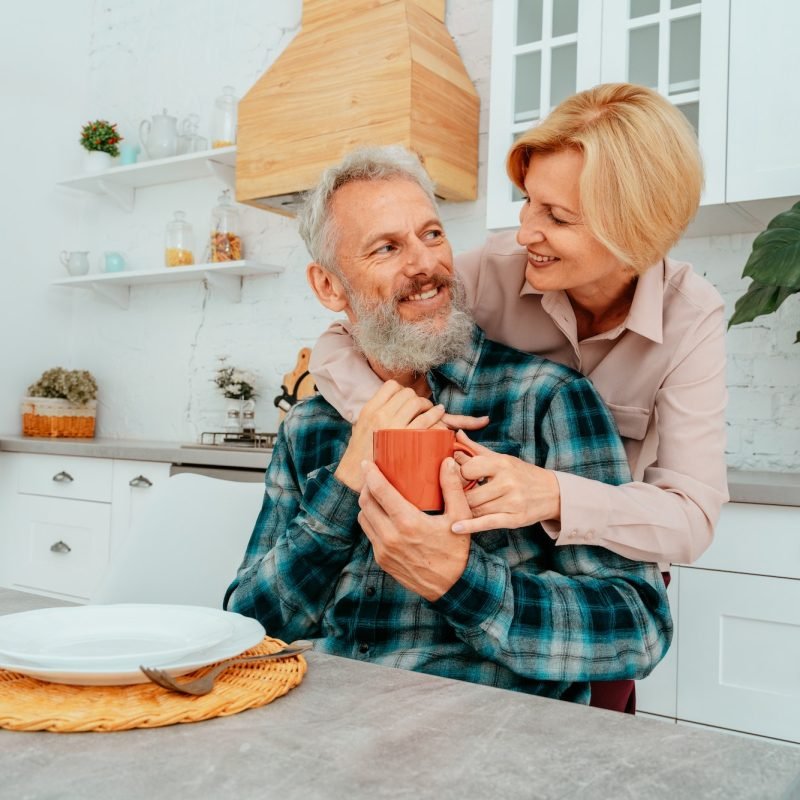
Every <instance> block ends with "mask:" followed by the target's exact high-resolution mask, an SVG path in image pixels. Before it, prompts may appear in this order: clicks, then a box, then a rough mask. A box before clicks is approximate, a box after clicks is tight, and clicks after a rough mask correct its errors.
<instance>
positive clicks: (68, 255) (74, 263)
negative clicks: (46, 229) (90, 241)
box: [60, 250, 89, 275]
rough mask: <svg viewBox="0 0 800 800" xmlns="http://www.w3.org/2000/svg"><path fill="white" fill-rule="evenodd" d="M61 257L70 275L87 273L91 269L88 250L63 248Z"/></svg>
mask: <svg viewBox="0 0 800 800" xmlns="http://www.w3.org/2000/svg"><path fill="white" fill-rule="evenodd" d="M60 258H61V263H62V264H63V265H64V266H65V267H66V269H67V272H69V274H70V275H85V274H86V273H87V272H88V271H89V251H88V250H72V251H70V252H67V251H66V250H62V251H61V256H60Z"/></svg>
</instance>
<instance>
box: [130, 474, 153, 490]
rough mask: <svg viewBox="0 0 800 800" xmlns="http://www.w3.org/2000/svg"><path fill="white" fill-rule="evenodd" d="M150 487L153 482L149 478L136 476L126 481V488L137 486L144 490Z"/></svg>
mask: <svg viewBox="0 0 800 800" xmlns="http://www.w3.org/2000/svg"><path fill="white" fill-rule="evenodd" d="M152 485H153V481H151V480H150V478H145V476H144V475H137V476H136V477H135V478H131V479H130V480H129V481H128V486H138V487H143V488H145V489H148V488H150V487H151V486H152Z"/></svg>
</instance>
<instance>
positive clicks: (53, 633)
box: [0, 603, 233, 669]
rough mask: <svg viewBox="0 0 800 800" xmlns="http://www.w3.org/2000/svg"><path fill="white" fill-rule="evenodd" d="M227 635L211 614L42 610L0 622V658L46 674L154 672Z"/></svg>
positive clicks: (151, 609) (129, 607)
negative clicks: (143, 667) (145, 668)
mask: <svg viewBox="0 0 800 800" xmlns="http://www.w3.org/2000/svg"><path fill="white" fill-rule="evenodd" d="M232 633H233V627H232V623H231V620H230V618H229V615H228V614H227V613H226V612H224V611H220V610H217V609H215V608H203V607H200V606H181V605H157V604H132V603H131V604H127V603H121V604H111V605H97V606H73V607H67V608H43V609H39V610H37V611H24V612H22V613H19V614H9V615H7V616H4V617H0V658H10V659H11V660H12V661H14V662H15V663H28V664H33V665H36V666H39V667H46V668H48V669H57V668H59V669H83V668H85V667H97V666H99V667H101V668H103V669H110V668H115V667H127V666H129V665H130V664H131V663H132V661H134V660H137V659H138V661H137V664H140V663H142V659H146V660H147V662H148V665H150V664H152V665H153V666H158V665H159V664H167V663H169V662H171V661H175V660H176V659H179V658H181V657H183V656H185V655H187V654H189V653H194V652H197V651H199V650H206V649H208V648H209V647H211V646H212V645H215V644H218V643H219V642H221V641H223V640H224V639H227V638H228V637H229V636H231V634H232Z"/></svg>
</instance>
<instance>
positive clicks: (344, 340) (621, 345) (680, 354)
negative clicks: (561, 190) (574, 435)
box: [310, 231, 728, 569]
mask: <svg viewBox="0 0 800 800" xmlns="http://www.w3.org/2000/svg"><path fill="white" fill-rule="evenodd" d="M525 265H526V253H525V250H524V249H523V248H522V247H520V246H519V245H518V244H517V242H516V238H515V232H514V231H508V232H503V233H500V234H497V235H495V236H492V237H490V238H489V239H488V240H487V242H486V243H485V245H484V246H483V247H482V248H480V249H478V250H474V251H472V252H469V253H466V254H464V255H461V256H458V257H457V258H456V269H457V271H458V272H459V274H460V275H461V277H462V279H463V280H464V283H465V286H466V290H467V298H468V302H469V304H470V306H471V308H472V311H473V315H474V317H475V321H476V322H477V323H478V324H479V325H480V326H481V327H482V328H483V330H484V331H485V332H486V334H487V335H488V336H489V338H491V339H495V340H497V341H500V342H503V343H505V344H508V345H511V346H512V347H516V348H518V349H520V350H526V351H528V352H532V353H536V354H537V355H540V356H544V357H546V358H550V359H552V360H553V361H558V362H560V363H562V364H566V365H567V366H570V367H572V368H573V369H576V370H578V371H580V372H582V373H583V374H584V375H586V376H587V377H588V378H590V379H591V381H592V383H593V384H594V385H595V388H596V389H597V390H598V392H599V393H600V395H601V396H602V397H603V399H604V400H605V402H606V405H607V406H608V408H609V409H610V410H611V412H612V414H613V415H614V418H615V419H616V421H617V426H618V427H619V431H620V434H621V436H622V440H623V442H624V444H625V450H626V452H627V455H628V461H629V462H630V467H631V472H632V475H633V482H632V483H628V484H625V485H623V486H608V485H606V484H603V483H599V482H597V481H592V480H588V479H586V478H579V477H577V476H575V475H570V474H568V473H563V472H557V473H556V477H557V479H558V483H559V487H560V490H561V522H560V523H558V522H545V523H543V525H544V528H545V530H546V531H547V532H548V534H549V535H550V536H552V537H553V538H554V539H555V540H556V544H560V545H564V544H593V545H600V546H602V547H606V548H608V549H609V550H613V551H614V552H616V553H619V554H621V555H623V556H626V557H628V558H632V559H636V560H640V561H657V562H659V564H660V566H661V568H662V569H666V568H667V565H668V564H669V563H670V562H683V563H691V562H692V561H694V560H695V559H697V558H698V557H699V556H700V555H701V554H702V553H703V551H705V549H706V548H707V547H708V546H709V544H710V543H711V539H712V536H713V532H714V526H715V525H716V523H717V519H718V518H719V513H720V508H721V506H722V504H723V503H725V502H726V501H727V500H728V489H727V479H726V472H727V467H726V462H725V405H726V401H727V390H726V386H725V327H724V314H723V311H724V308H723V302H722V298H721V297H720V296H719V293H718V292H717V291H716V289H714V287H713V286H711V284H710V283H708V281H706V280H705V279H703V278H701V277H700V276H699V275H697V274H696V273H695V272H694V271H693V270H692V268H691V266H690V265H689V264H685V263H681V262H677V261H673V260H671V259H669V258H667V259H665V260H664V261H663V262H661V263H659V264H656V265H655V266H653V267H652V268H651V269H649V270H648V271H647V272H646V273H645V274H644V275H642V276H641V277H640V278H639V281H638V283H637V286H636V291H635V294H634V298H633V304H632V306H631V310H630V312H629V314H628V317H627V319H626V320H625V321H624V322H623V323H622V324H621V325H619V326H618V327H616V328H614V329H612V330H610V331H607V332H605V333H601V334H598V335H596V336H592V337H591V338H589V339H585V340H583V341H578V335H577V323H576V320H575V315H574V313H573V311H572V306H571V305H570V303H569V299H568V298H567V295H566V294H565V293H564V292H562V291H558V292H544V293H541V292H538V291H536V290H535V289H532V288H531V287H530V286H529V285H528V284H527V283H526V281H525ZM310 369H311V373H312V375H313V376H314V379H315V381H316V384H317V386H318V387H319V389H320V391H321V392H322V394H323V395H324V396H325V398H326V399H328V400H329V401H330V402H331V403H333V405H334V406H336V408H337V409H338V410H339V411H340V412H341V413H343V414H344V416H345V417H346V418H348V419H350V420H351V421H352V420H354V419H355V418H356V417H357V415H358V412H359V411H360V409H361V407H362V406H363V405H364V403H365V402H366V401H367V400H368V399H369V398H370V397H371V396H372V395H373V394H374V393H375V392H376V391H377V388H378V386H379V385H380V379H379V378H378V377H377V376H376V375H375V374H374V373H373V372H372V370H370V368H369V367H368V366H367V364H366V362H365V361H363V359H361V358H360V357H359V356H358V354H357V353H356V351H355V350H354V349H353V347H352V340H351V339H350V337H349V335H348V334H347V329H346V326H345V324H341V325H340V324H338V323H334V325H332V326H331V327H330V328H329V329H328V331H326V332H325V333H324V334H323V335H322V337H321V338H320V340H319V342H318V343H317V345H316V347H315V348H314V350H313V352H312V356H311V367H310Z"/></svg>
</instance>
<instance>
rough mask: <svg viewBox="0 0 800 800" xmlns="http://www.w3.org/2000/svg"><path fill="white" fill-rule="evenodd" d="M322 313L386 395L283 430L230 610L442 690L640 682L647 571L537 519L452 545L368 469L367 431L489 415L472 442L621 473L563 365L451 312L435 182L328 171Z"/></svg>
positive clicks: (317, 224)
mask: <svg viewBox="0 0 800 800" xmlns="http://www.w3.org/2000/svg"><path fill="white" fill-rule="evenodd" d="M300 230H301V234H302V235H303V238H304V240H305V242H306V245H307V247H308V249H309V252H310V253H311V256H312V258H313V259H314V261H313V262H312V263H311V264H310V265H309V268H308V277H309V282H310V283H311V286H312V288H313V289H314V292H315V293H316V295H317V297H318V298H319V299H320V301H321V302H322V304H323V305H324V306H326V307H327V308H329V309H332V310H334V311H344V312H345V313H346V314H347V316H348V317H349V319H350V321H351V323H353V326H354V328H353V335H354V338H355V340H356V342H357V343H358V346H359V347H360V348H361V349H362V350H363V352H364V353H365V355H366V356H367V358H368V360H369V362H370V365H371V366H372V368H373V369H374V370H375V371H376V372H377V373H378V374H379V375H380V377H382V378H383V379H384V380H385V381H386V383H385V384H384V386H383V387H382V388H381V389H380V390H379V391H378V393H377V394H376V395H375V397H374V398H373V399H372V400H371V401H370V402H369V403H367V405H366V406H365V407H364V409H363V411H362V412H361V414H360V415H359V418H358V420H357V422H356V423H355V424H354V425H353V426H352V427H351V425H350V424H349V423H348V422H346V421H345V420H344V419H343V418H342V417H341V416H340V415H339V414H338V413H337V412H336V411H335V410H334V409H333V407H332V406H330V405H329V404H328V403H327V402H326V401H325V400H324V399H323V398H322V397H319V396H318V397H314V398H312V399H309V400H306V401H304V402H302V403H300V404H298V405H296V406H295V407H294V408H293V409H292V411H291V412H290V413H289V415H288V416H287V417H286V419H285V420H284V423H283V425H282V427H281V430H280V432H279V436H278V441H277V444H276V446H275V450H274V452H273V455H272V459H271V462H270V466H269V469H268V471H267V475H266V494H265V498H264V504H263V506H262V510H261V513H260V515H259V518H258V520H257V522H256V526H255V530H254V531H253V535H252V537H251V540H250V543H249V545H248V547H247V552H246V554H245V558H244V561H243V563H242V565H241V567H240V569H239V572H238V575H237V577H236V579H235V580H234V581H233V583H232V584H231V586H230V588H229V589H228V592H227V594H226V597H225V605H226V607H228V608H230V609H231V610H234V611H238V612H240V613H243V614H246V615H249V616H253V617H256V618H257V619H259V620H260V621H261V622H262V623H263V624H264V626H265V628H266V629H267V631H268V632H269V633H270V635H272V636H278V637H281V638H283V639H287V640H289V639H294V638H299V637H302V638H316V639H317V647H318V649H320V650H324V651H326V652H330V653H334V654H336V655H341V656H348V657H351V658H356V659H363V660H368V661H373V662H376V663H380V664H385V665H389V666H394V667H402V668H406V669H412V670H418V671H422V672H428V673H432V674H437V675H444V676H447V677H452V678H460V679H464V680H470V681H474V682H476V683H485V684H489V685H494V686H501V687H505V688H509V689H515V690H519V691H525V692H530V693H535V694H541V695H546V696H549V697H557V698H562V699H567V700H575V701H580V702H587V701H588V696H589V683H588V682H589V681H590V680H592V679H601V680H602V679H605V680H612V679H620V678H639V677H643V676H644V675H646V674H647V673H648V672H649V671H650V670H651V669H652V668H653V667H654V666H655V665H656V664H657V663H658V661H659V660H660V658H661V657H662V656H663V654H664V653H665V652H666V649H667V647H668V645H669V641H670V638H671V633H672V625H671V619H670V615H669V607H668V605H667V601H666V596H665V592H664V587H663V582H662V580H661V576H660V574H659V573H658V571H657V569H656V567H655V565H648V564H641V563H638V562H633V561H629V560H627V559H624V558H622V557H621V556H617V555H615V554H613V553H611V552H609V551H607V550H604V549H602V548H595V547H587V546H566V547H556V546H555V544H554V543H553V541H552V539H551V538H550V537H549V536H547V535H546V534H545V533H544V532H543V531H542V530H541V528H540V526H538V525H537V526H531V527H529V528H527V529H519V530H515V531H507V530H494V531H489V532H486V533H481V534H477V535H475V536H473V537H472V538H471V539H470V537H466V536H459V535H458V534H454V533H452V531H451V530H450V526H451V524H452V523H453V521H454V520H457V519H461V518H464V517H465V516H469V514H470V511H469V505H468V503H467V500H466V497H465V495H464V490H463V489H462V483H461V480H460V473H459V468H458V466H457V464H456V463H455V461H454V460H453V459H447V460H446V461H445V463H444V464H443V465H442V469H441V483H442V490H443V493H444V497H445V511H444V513H443V514H441V515H428V514H425V513H423V512H420V511H417V509H415V508H414V507H413V506H411V505H410V504H408V503H407V502H406V501H405V500H404V499H403V498H402V497H401V496H400V495H399V494H398V493H397V492H396V491H395V490H394V489H393V487H392V486H391V485H390V484H389V483H388V482H387V481H386V480H385V478H384V477H383V476H382V475H381V473H380V472H379V471H378V469H377V467H376V466H375V465H374V464H373V463H371V453H372V432H373V431H374V430H377V429H380V428H402V427H430V426H432V425H434V424H436V423H438V422H439V420H440V419H441V416H442V414H443V413H444V408H447V410H448V412H450V413H453V414H458V415H471V416H483V415H486V416H488V419H489V422H488V425H487V426H486V427H485V428H482V429H481V430H479V431H478V432H477V433H476V434H475V439H476V440H477V441H479V442H481V444H482V445H485V446H488V447H489V448H490V449H492V450H495V451H500V452H501V453H505V454H508V455H511V456H518V457H519V458H521V459H523V460H524V461H526V462H529V463H533V464H538V465H539V466H546V467H548V468H550V469H558V470H565V471H570V472H575V473H578V474H581V475H585V476H588V477H591V478H594V479H597V480H604V481H606V482H611V483H621V482H624V481H626V480H629V475H628V468H627V461H626V458H625V452H624V450H623V448H622V445H621V443H620V440H619V437H618V435H617V433H616V429H615V427H614V423H613V421H612V418H611V416H610V414H609V413H608V412H607V411H606V409H605V408H604V406H603V404H602V402H601V401H600V399H599V396H598V395H597V394H596V393H595V391H594V389H593V388H592V386H591V384H590V383H589V381H587V380H586V379H585V378H584V377H583V376H581V375H579V374H578V373H576V372H573V371H572V370H569V369H567V368H566V367H562V366H560V365H556V364H553V363H551V362H548V361H546V360H544V359H539V358H536V357H532V356H529V355H527V354H524V353H521V352H519V351H516V350H513V349H511V348H508V347H505V346H502V345H499V344H496V343H494V342H490V341H488V340H487V339H485V337H484V336H483V333H482V332H481V331H480V329H478V328H477V327H476V326H475V325H474V324H473V323H472V322H471V320H470V319H469V317H468V316H467V314H466V312H465V310H464V307H465V306H464V299H463V290H462V289H461V287H460V285H459V282H458V281H457V280H456V279H455V277H454V274H453V266H452V252H451V250H450V246H449V244H448V242H447V240H446V238H445V236H444V231H443V229H442V224H441V222H440V220H439V217H438V213H437V211H436V204H435V199H434V195H433V189H432V185H431V182H430V179H429V178H428V176H427V174H426V173H425V171H424V169H423V168H422V166H421V165H420V163H419V161H418V159H416V157H415V156H413V155H412V154H410V153H408V152H407V151H405V150H403V149H402V148H368V149H364V150H360V151H356V152H354V153H352V154H351V155H350V156H348V157H347V158H346V159H345V160H344V162H343V163H342V164H341V165H339V166H338V167H333V168H331V169H329V170H327V171H326V172H325V174H324V175H323V177H322V179H321V181H320V183H319V185H318V186H317V187H316V189H314V190H313V191H312V192H311V194H310V196H309V197H308V199H307V201H306V204H305V206H304V208H303V210H302V212H301V217H300Z"/></svg>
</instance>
